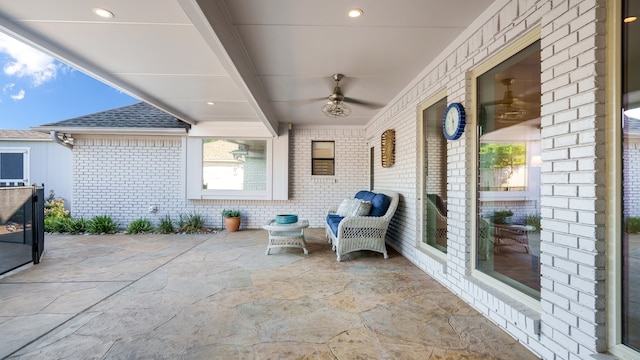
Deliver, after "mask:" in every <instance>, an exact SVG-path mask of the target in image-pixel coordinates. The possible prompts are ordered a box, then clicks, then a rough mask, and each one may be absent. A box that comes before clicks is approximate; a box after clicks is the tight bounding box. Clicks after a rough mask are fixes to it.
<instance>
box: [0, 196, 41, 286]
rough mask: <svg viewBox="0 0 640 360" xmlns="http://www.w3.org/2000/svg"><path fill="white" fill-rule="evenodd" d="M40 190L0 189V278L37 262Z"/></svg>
mask: <svg viewBox="0 0 640 360" xmlns="http://www.w3.org/2000/svg"><path fill="white" fill-rule="evenodd" d="M44 201H45V196H44V186H21V187H0V275H1V274H4V273H7V272H9V271H11V270H14V269H16V268H18V267H20V266H23V265H26V264H29V263H31V262H33V263H34V264H37V263H39V262H40V257H41V256H42V253H43V251H44Z"/></svg>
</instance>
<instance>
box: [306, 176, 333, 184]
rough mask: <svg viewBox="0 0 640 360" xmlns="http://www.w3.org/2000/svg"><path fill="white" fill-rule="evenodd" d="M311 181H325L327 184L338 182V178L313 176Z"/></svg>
mask: <svg viewBox="0 0 640 360" xmlns="http://www.w3.org/2000/svg"><path fill="white" fill-rule="evenodd" d="M311 182H314V183H325V184H329V183H337V182H338V179H335V178H322V177H312V178H311Z"/></svg>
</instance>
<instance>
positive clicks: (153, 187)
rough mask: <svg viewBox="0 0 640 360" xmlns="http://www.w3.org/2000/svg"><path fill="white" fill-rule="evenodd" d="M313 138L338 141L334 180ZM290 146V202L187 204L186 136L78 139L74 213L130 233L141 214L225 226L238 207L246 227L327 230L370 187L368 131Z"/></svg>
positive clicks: (309, 133) (301, 137)
mask: <svg viewBox="0 0 640 360" xmlns="http://www.w3.org/2000/svg"><path fill="white" fill-rule="evenodd" d="M312 140H333V141H335V143H336V175H335V176H330V177H326V176H311V141H312ZM289 142H290V144H289V146H290V147H289V156H290V164H289V165H290V184H289V185H290V188H289V189H290V190H289V192H290V196H289V201H248V200H244V201H234V200H195V201H187V200H185V198H186V197H185V195H184V187H185V185H184V184H185V179H184V171H183V161H184V159H183V158H182V157H183V149H182V147H181V144H182V141H181V139H180V138H164V139H162V138H150V139H136V138H124V139H122V138H106V139H104V138H97V137H86V136H85V137H82V136H78V138H77V141H76V145H74V150H73V157H74V174H75V177H74V193H73V199H74V201H76V202H77V206H74V214H73V216H84V217H85V218H90V217H93V216H95V215H105V214H106V215H110V216H111V217H112V218H113V219H114V220H116V221H117V222H118V223H119V224H120V226H121V227H122V228H125V227H126V226H127V225H128V224H129V223H130V222H131V221H133V220H135V219H138V218H140V217H146V218H147V219H149V220H152V221H153V222H154V223H157V222H158V221H159V220H160V219H161V218H163V217H164V216H165V215H167V214H169V215H170V216H171V217H172V218H173V219H178V217H179V214H186V213H197V214H200V215H202V216H203V217H204V218H205V224H206V226H210V227H215V228H222V219H221V217H220V212H221V211H222V209H224V208H234V209H239V210H240V211H241V212H242V214H243V223H242V228H260V226H261V225H262V224H264V223H265V222H266V221H267V220H269V219H272V218H273V216H274V215H276V214H283V213H296V214H298V215H299V216H300V217H301V218H303V219H308V220H309V224H310V226H311V227H324V218H325V213H326V210H327V209H328V208H329V207H330V206H332V205H336V206H337V205H339V204H340V201H341V200H342V199H344V198H347V197H353V195H354V194H355V193H356V192H357V191H358V190H362V189H367V188H368V183H369V182H368V176H369V175H368V174H369V152H368V148H367V145H366V144H367V143H366V140H365V138H364V130H362V129H348V130H344V129H339V130H335V129H293V130H292V132H291V136H290V140H289ZM378 160H379V159H378ZM276 161H277V160H276ZM134 179H135V180H134ZM151 205H155V206H157V207H158V212H157V213H155V214H152V213H149V206H151Z"/></svg>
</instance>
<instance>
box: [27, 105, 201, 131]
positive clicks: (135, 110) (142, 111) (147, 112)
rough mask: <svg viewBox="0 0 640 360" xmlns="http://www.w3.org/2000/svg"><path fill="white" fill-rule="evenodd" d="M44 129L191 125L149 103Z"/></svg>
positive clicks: (56, 123) (71, 120)
mask: <svg viewBox="0 0 640 360" xmlns="http://www.w3.org/2000/svg"><path fill="white" fill-rule="evenodd" d="M44 127H51V128H68V127H85V128H147V129H189V128H190V125H189V124H187V123H185V122H183V121H180V120H178V119H177V118H175V117H174V116H172V115H169V114H167V113H165V112H164V111H162V110H159V109H157V108H155V107H153V106H151V105H149V104H147V103H144V102H140V103H136V104H133V105H128V106H123V107H120V108H116V109H111V110H105V111H101V112H97V113H94V114H89V115H84V116H79V117H76V118H73V119H68V120H63V121H58V122H53V123H49V124H44V125H41V126H39V127H38V128H44Z"/></svg>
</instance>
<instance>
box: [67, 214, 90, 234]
mask: <svg viewBox="0 0 640 360" xmlns="http://www.w3.org/2000/svg"><path fill="white" fill-rule="evenodd" d="M88 228H89V220H87V219H85V218H83V217H82V216H81V217H79V218H77V219H70V221H69V222H68V224H67V232H68V233H69V234H72V235H77V234H84V233H86V232H87V229H88Z"/></svg>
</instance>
